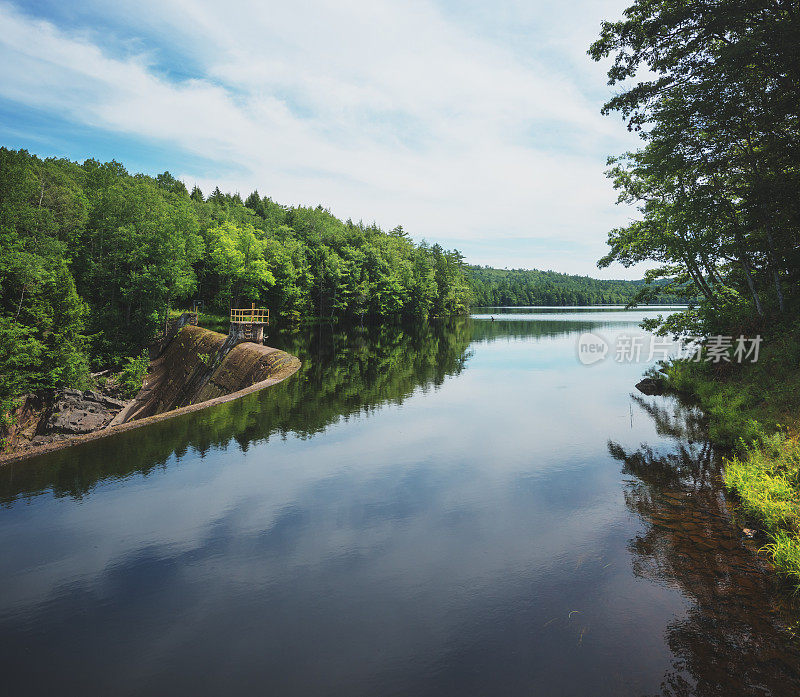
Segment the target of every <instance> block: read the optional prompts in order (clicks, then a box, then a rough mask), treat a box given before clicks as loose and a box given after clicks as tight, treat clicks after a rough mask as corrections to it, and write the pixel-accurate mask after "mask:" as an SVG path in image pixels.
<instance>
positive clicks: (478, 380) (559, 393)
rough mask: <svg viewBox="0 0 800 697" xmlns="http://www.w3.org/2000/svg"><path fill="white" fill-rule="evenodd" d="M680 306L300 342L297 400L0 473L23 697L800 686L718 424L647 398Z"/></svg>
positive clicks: (787, 620)
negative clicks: (727, 479)
mask: <svg viewBox="0 0 800 697" xmlns="http://www.w3.org/2000/svg"><path fill="white" fill-rule="evenodd" d="M657 313H658V311H656V310H651V309H645V310H635V311H628V310H624V309H621V308H568V309H565V308H484V309H480V310H478V311H477V312H476V313H475V314H474V315H473V316H472V317H471V318H463V319H456V320H452V321H443V322H441V323H437V324H431V325H429V326H424V327H417V328H414V329H409V328H401V327H396V326H391V327H384V328H361V327H354V328H342V327H341V326H338V327H334V326H330V325H324V324H323V325H318V326H315V327H313V328H310V329H307V330H304V331H302V332H300V333H297V334H281V333H273V336H271V337H270V338H269V339H268V340H267V343H269V344H270V345H272V346H276V347H278V348H282V349H285V350H287V351H289V352H290V353H293V354H295V355H297V356H298V357H299V358H300V359H301V360H302V361H303V366H302V368H301V369H300V371H299V372H298V373H297V374H296V375H295V376H293V377H292V378H289V379H288V380H287V381H286V382H284V383H282V384H280V385H278V386H276V387H274V388H270V389H268V390H266V391H264V392H262V393H259V394H254V395H250V396H248V397H246V398H243V399H241V400H237V401H235V402H231V403H229V404H224V405H220V406H218V407H214V408H211V409H208V410H205V411H201V412H198V413H194V414H189V415H186V416H183V417H178V418H176V419H173V420H169V421H166V422H163V423H159V424H155V425H153V426H150V427H147V428H144V429H141V430H137V431H131V432H128V433H123V434H119V435H117V436H114V437H110V438H107V439H102V440H99V441H94V442H91V443H87V444H84V445H82V446H79V447H76V448H74V449H71V450H68V451H63V452H59V453H52V454H50V455H45V456H40V457H38V458H35V459H31V460H29V461H27V462H22V463H16V464H13V465H9V466H6V467H4V468H0V504H2V506H1V507H0V532H2V535H0V579H2V581H1V582H0V584H1V585H0V669H2V670H1V672H0V675H2V682H3V685H4V688H5V690H6V693H7V694H10V695H15V696H17V695H44V694H58V695H59V696H60V697H63V696H64V695H83V696H85V695H115V696H116V695H172V696H174V695H206V694H208V695H220V694H264V695H289V696H291V695H308V696H311V695H314V696H316V695H348V696H349V695H353V696H359V695H364V696H366V695H448V696H449V695H453V696H459V697H464V696H467V695H545V696H550V695H565V696H566V695H576V696H577V695H587V696H592V697H597V696H602V695H631V696H639V695H665V696H666V695H670V696H672V695H725V696H726V697H728V696H738V695H797V694H800V649H798V642H797V639H796V638H795V629H796V627H797V626H798V625H797V622H798V619H800V613H799V612H798V609H797V607H796V605H795V603H794V602H793V601H792V598H791V596H790V595H789V593H788V591H787V590H786V588H785V587H784V586H783V585H782V584H781V583H780V582H779V580H778V579H776V578H775V576H774V575H772V574H770V573H768V572H766V571H765V570H764V568H763V563H762V562H761V561H759V559H758V557H757V556H756V555H755V554H753V550H754V549H755V548H756V547H757V545H756V543H754V542H750V541H744V540H742V536H741V527H740V526H739V525H737V523H736V521H735V520H734V519H733V518H732V515H733V513H735V512H734V511H732V510H731V504H730V503H729V502H727V501H726V499H725V497H724V496H723V495H722V492H721V488H720V465H721V458H720V457H719V455H718V454H717V453H715V452H714V451H713V449H712V448H711V447H710V446H709V444H708V443H707V442H706V440H705V438H704V432H703V424H702V419H701V418H700V415H699V414H698V413H697V412H696V411H695V410H694V409H692V408H690V407H687V406H683V405H681V404H679V403H678V402H676V401H675V400H673V399H672V398H667V397H645V396H643V395H640V394H639V393H637V392H636V391H635V389H634V384H635V383H636V382H637V381H638V380H639V379H640V376H641V374H642V373H643V371H644V370H645V369H646V368H647V367H648V366H649V365H652V364H653V361H652V360H651V361H650V362H648V361H647V359H648V358H653V359H654V358H655V357H657V356H653V357H651V356H649V353H650V352H651V351H650V348H651V347H652V346H653V344H652V343H651V340H650V337H648V336H647V335H646V334H645V333H644V332H642V331H641V330H640V329H638V323H639V321H641V319H642V318H643V317H644V316H651V315H653V314H657ZM492 318H494V319H492ZM587 336H590V337H596V338H597V341H598V342H599V345H601V346H606V348H607V353H606V354H605V355H604V356H601V357H600V358H599V359H595V358H591V359H587V357H586V356H585V355H584V356H583V359H582V360H581V356H582V354H581V353H580V352H579V344H580V345H584V344H585V341H586V337H587ZM581 337H584V338H583V339H581ZM631 337H633V338H634V340H633V342H632V341H631ZM637 342H639V344H637ZM640 344H641V345H640ZM635 345H638V346H639V348H640V349H641V355H636V356H634V355H633V354H632V353H631V352H630V351H628V349H630V348H631V346H635ZM623 349H625V350H623ZM601 353H602V352H601ZM589 360H591V361H592V362H591V364H585V363H587V362H588V361H589ZM762 544H763V541H762Z"/></svg>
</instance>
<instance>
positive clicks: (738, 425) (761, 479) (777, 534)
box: [664, 327, 800, 587]
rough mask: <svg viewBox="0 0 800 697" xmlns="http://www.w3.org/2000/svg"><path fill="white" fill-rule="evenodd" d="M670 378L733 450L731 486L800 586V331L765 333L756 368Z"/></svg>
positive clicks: (711, 369)
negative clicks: (701, 411)
mask: <svg viewBox="0 0 800 697" xmlns="http://www.w3.org/2000/svg"><path fill="white" fill-rule="evenodd" d="M664 380H665V383H666V387H667V389H668V390H669V391H671V392H674V393H677V394H679V395H681V396H682V397H684V398H686V399H688V400H690V401H692V402H694V403H696V404H697V405H698V406H699V407H700V408H701V409H702V410H703V412H704V413H705V415H706V418H707V421H708V435H709V438H710V440H711V441H712V442H713V443H714V444H715V445H717V446H718V447H721V448H723V449H725V450H727V451H728V453H729V456H728V457H726V458H725V473H724V484H725V487H726V489H727V490H728V491H729V492H731V493H732V494H733V495H734V496H735V498H736V499H737V501H738V502H739V504H740V506H741V509H742V511H743V513H744V514H745V515H746V516H747V517H748V518H749V519H750V520H752V524H753V525H754V526H755V527H757V529H758V530H759V531H761V532H763V535H764V537H765V538H766V540H767V542H766V544H765V545H764V546H763V547H762V552H764V553H766V554H768V555H769V556H770V557H771V559H772V562H773V563H774V565H775V567H776V568H777V569H778V571H779V572H781V573H782V574H784V575H786V576H787V577H788V578H789V579H790V580H791V582H792V583H793V584H795V585H797V586H798V587H800V440H799V438H800V328H797V327H793V328H791V329H789V330H784V331H780V332H777V331H774V332H772V333H770V334H769V335H767V336H765V337H764V342H763V346H762V350H761V355H760V356H759V360H758V361H757V362H755V363H745V364H743V365H737V364H734V363H724V362H723V363H720V364H711V363H704V362H700V363H695V362H688V361H676V362H673V363H671V364H670V365H669V366H667V368H666V372H665V378H664Z"/></svg>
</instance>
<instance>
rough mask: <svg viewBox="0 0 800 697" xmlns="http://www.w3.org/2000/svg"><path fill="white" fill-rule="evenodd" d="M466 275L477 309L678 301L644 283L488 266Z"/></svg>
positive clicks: (475, 269)
mask: <svg viewBox="0 0 800 697" xmlns="http://www.w3.org/2000/svg"><path fill="white" fill-rule="evenodd" d="M467 275H468V277H469V282H470V285H471V286H472V292H473V303H474V304H475V305H494V306H498V305H606V304H607V305H627V304H628V303H630V302H633V301H634V300H638V301H643V302H657V303H674V302H677V301H678V300H679V298H678V297H676V296H675V295H668V294H666V293H658V292H657V290H656V291H655V292H654V291H653V288H652V287H648V288H646V284H645V283H644V282H643V281H601V280H598V279H596V278H589V277H588V276H570V275H568V274H563V273H557V272H555V271H537V270H527V269H493V268H490V267H488V266H469V267H468V269H467ZM664 283H666V281H664Z"/></svg>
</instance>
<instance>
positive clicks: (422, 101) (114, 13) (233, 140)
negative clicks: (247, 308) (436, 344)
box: [0, 0, 643, 278]
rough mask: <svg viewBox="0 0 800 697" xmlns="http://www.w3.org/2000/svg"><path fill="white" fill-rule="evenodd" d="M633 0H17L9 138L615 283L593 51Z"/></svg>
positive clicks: (623, 136) (3, 88) (614, 136)
mask: <svg viewBox="0 0 800 697" xmlns="http://www.w3.org/2000/svg"><path fill="white" fill-rule="evenodd" d="M626 4H627V3H626V2H624V1H619V2H618V1H616V0H575V1H574V2H569V1H565V2H561V3H554V2H550V1H548V2H544V1H541V0H527V1H526V0H496V1H494V2H488V1H486V0H484V1H483V2H478V1H477V0H460V1H456V0H446V1H439V2H435V1H433V0H295V1H293V2H288V3H287V2H257V1H255V0H253V1H245V2H236V1H230V2H226V3H220V2H206V1H205V0H192V1H191V2H190V1H189V0H159V1H158V2H155V1H154V0H141V1H140V2H136V3H127V2H116V3H109V2H107V0H103V1H98V2H95V0H83V1H82V2H65V1H63V0H62V1H60V2H59V1H49V0H44V1H42V2H25V3H8V2H3V1H2V0H0V26H2V31H0V62H1V63H2V65H3V66H4V68H3V71H2V74H0V144H3V145H6V146H8V147H15V148H16V147H23V148H27V149H28V150H30V151H31V152H34V153H37V154H40V155H44V156H50V155H55V156H62V157H69V158H71V159H74V160H83V159H85V158H87V157H97V158H99V159H104V160H105V159H112V158H114V159H117V160H119V161H121V162H123V163H124V164H125V165H126V166H127V167H128V169H129V171H142V172H147V173H158V172H163V171H164V170H166V169H169V170H170V171H171V172H172V173H173V174H174V175H176V176H178V177H180V178H181V179H183V180H184V181H185V182H186V184H187V185H189V186H192V185H193V184H195V183H196V184H198V185H199V186H200V187H201V188H202V189H203V190H204V191H205V192H206V193H208V192H209V191H210V190H211V189H213V187H214V186H215V185H219V186H220V188H222V189H223V190H228V191H240V192H241V193H242V194H245V195H246V194H247V193H249V192H250V191H252V190H253V189H256V188H257V189H258V191H259V192H260V193H261V194H262V195H264V194H266V195H269V196H271V197H272V198H273V199H274V200H276V201H279V202H281V203H287V204H311V205H316V204H319V203H321V204H323V205H324V206H326V207H328V208H330V209H331V210H332V211H333V212H334V213H335V214H337V215H339V216H340V217H343V218H348V217H350V218H353V219H355V220H359V219H362V220H364V221H365V222H372V221H375V222H377V223H378V224H379V225H381V226H382V227H384V228H392V227H394V226H396V225H399V224H402V225H403V227H404V228H405V229H406V230H407V231H408V232H409V233H410V234H411V235H412V236H413V237H414V238H416V239H418V240H419V239H423V238H425V239H427V240H429V241H432V242H433V241H437V242H440V243H442V244H444V245H446V246H449V247H457V248H459V249H460V250H461V251H462V252H463V253H464V254H465V255H466V257H467V259H468V261H470V262H473V263H480V264H491V265H494V266H500V267H506V266H507V267H528V268H533V267H535V268H545V269H548V268H552V269H555V270H558V271H565V272H569V273H582V274H589V275H594V276H599V277H615V278H625V277H627V278H632V277H640V276H641V275H642V273H643V271H642V270H640V269H633V270H626V269H622V268H620V267H616V268H614V267H612V268H611V269H609V270H605V271H602V272H601V271H599V270H598V269H597V268H596V267H595V262H596V260H597V259H598V258H599V257H600V256H602V254H604V252H605V239H606V234H607V232H608V230H609V229H611V228H613V227H615V226H618V225H622V224H625V223H626V222H627V221H629V220H630V219H632V218H633V217H634V216H635V211H634V210H632V209H630V208H626V207H620V206H616V205H615V200H616V195H615V192H614V191H613V189H612V187H611V186H610V183H609V182H608V181H607V180H606V178H605V176H604V174H603V172H604V169H605V160H606V157H607V156H608V155H609V154H614V153H618V152H622V151H624V150H628V149H631V148H634V147H636V146H637V140H636V138H635V137H634V136H632V135H631V134H629V133H628V132H627V131H626V129H625V127H624V125H623V124H622V122H621V121H620V119H619V118H618V117H603V116H601V115H600V107H601V105H602V103H603V101H604V100H605V99H607V98H608V96H609V95H610V89H611V88H609V87H608V86H607V85H606V79H605V72H604V70H605V66H602V65H597V64H595V63H593V62H592V61H590V60H589V58H588V57H587V56H586V49H587V47H588V45H589V44H590V43H591V41H592V40H593V39H594V38H595V37H596V35H597V32H598V28H599V24H600V21H601V20H603V19H616V18H618V17H619V16H620V15H621V12H622V10H623V9H624V7H625V6H626Z"/></svg>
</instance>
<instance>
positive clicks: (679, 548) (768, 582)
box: [608, 396, 800, 697]
mask: <svg viewBox="0 0 800 697" xmlns="http://www.w3.org/2000/svg"><path fill="white" fill-rule="evenodd" d="M633 399H634V400H635V402H636V403H637V404H638V405H639V407H640V408H641V409H642V410H644V411H645V412H647V413H648V414H649V415H650V416H651V417H652V419H653V420H654V423H655V425H656V428H657V430H658V432H659V433H660V434H662V435H664V436H666V437H667V438H668V439H669V441H670V443H671V445H670V447H669V448H667V449H665V450H663V451H657V450H654V449H653V448H651V447H649V446H647V445H642V446H641V447H639V448H638V449H637V450H634V451H631V452H628V451H626V450H625V449H624V448H623V447H622V446H621V445H619V444H618V443H614V442H609V444H608V448H609V451H610V453H611V455H612V456H613V457H614V458H615V459H617V460H619V461H620V462H621V463H622V471H623V472H624V473H625V474H627V475H630V476H631V480H630V482H629V483H628V484H627V486H626V490H625V501H626V504H627V506H628V508H629V509H630V510H631V511H632V512H634V513H636V514H637V515H638V516H639V517H640V518H641V519H642V521H644V523H645V530H644V532H643V533H641V534H639V535H637V536H636V537H635V538H634V539H633V540H631V542H630V545H629V549H630V552H631V555H632V562H633V570H634V573H635V574H636V575H637V576H639V577H642V578H647V579H649V580H651V581H653V582H655V583H660V584H667V585H670V586H673V587H676V588H678V589H679V590H680V591H681V592H682V593H683V594H684V596H686V597H687V598H688V599H690V601H691V603H692V605H691V607H690V609H689V611H688V613H687V616H686V617H683V618H680V619H676V620H675V621H674V622H673V623H672V624H671V625H670V626H669V628H668V629H667V643H668V645H669V647H670V648H671V650H672V651H673V653H674V656H675V658H674V661H673V668H672V670H671V671H670V672H669V673H668V674H667V675H665V677H664V681H663V683H662V687H661V691H660V693H659V694H661V695H663V696H665V697H666V696H670V697H677V696H684V695H687V696H688V695H715V696H716V695H719V696H720V697H723V696H724V697H730V696H731V695H797V694H800V646H798V642H797V640H796V638H795V636H794V633H793V631H792V629H791V628H792V627H793V625H794V624H795V623H796V622H797V618H798V617H799V616H800V614H799V613H798V607H797V603H796V602H794V600H793V599H792V598H791V597H790V595H789V593H788V590H787V589H786V588H785V587H784V586H783V585H782V584H781V582H780V581H779V579H777V577H776V576H775V575H774V574H772V573H770V572H769V571H768V570H767V569H766V568H765V566H764V563H763V560H762V559H760V558H759V557H758V556H757V555H756V554H754V547H750V548H748V547H747V546H746V545H745V544H744V543H743V541H742V539H741V534H740V531H739V528H738V527H737V526H736V525H735V524H734V522H733V520H732V516H731V511H730V510H729V508H728V503H727V501H726V499H725V496H724V494H723V491H722V487H721V478H720V475H721V469H720V466H721V458H720V457H719V456H718V454H717V453H715V452H714V451H713V449H712V448H711V446H710V445H709V444H708V443H707V441H706V440H704V438H703V422H702V418H701V415H700V414H699V413H698V412H697V411H696V410H694V409H692V408H690V407H686V406H683V405H681V404H680V403H678V402H677V401H673V400H667V399H663V398H660V399H659V398H656V399H651V400H646V399H643V398H641V397H638V396H634V397H633Z"/></svg>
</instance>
